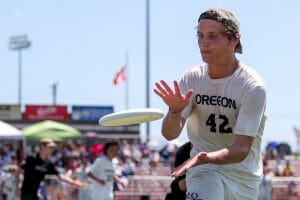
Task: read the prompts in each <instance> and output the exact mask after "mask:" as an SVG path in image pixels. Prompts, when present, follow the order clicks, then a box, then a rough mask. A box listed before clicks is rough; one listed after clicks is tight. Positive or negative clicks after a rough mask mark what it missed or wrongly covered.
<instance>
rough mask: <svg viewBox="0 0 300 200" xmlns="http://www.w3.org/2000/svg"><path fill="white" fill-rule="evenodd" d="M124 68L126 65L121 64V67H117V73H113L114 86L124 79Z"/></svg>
mask: <svg viewBox="0 0 300 200" xmlns="http://www.w3.org/2000/svg"><path fill="white" fill-rule="evenodd" d="M125 69H126V66H123V67H122V68H121V69H119V70H118V71H117V73H116V74H115V77H114V79H113V84H114V85H115V86H116V85H118V84H119V83H121V82H123V81H125V80H126V74H125Z"/></svg>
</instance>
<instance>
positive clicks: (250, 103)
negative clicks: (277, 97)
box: [234, 86, 266, 137]
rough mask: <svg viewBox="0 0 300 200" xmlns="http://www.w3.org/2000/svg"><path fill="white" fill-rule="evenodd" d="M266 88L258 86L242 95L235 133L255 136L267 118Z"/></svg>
mask: <svg viewBox="0 0 300 200" xmlns="http://www.w3.org/2000/svg"><path fill="white" fill-rule="evenodd" d="M265 110H266V89H265V87H263V86H257V87H255V88H254V89H252V90H251V91H249V92H248V93H247V94H246V95H245V96H244V97H242V101H241V107H240V110H239V113H238V118H237V123H236V126H235V128H234V133H235V134H240V135H247V136H252V137H255V136H256V135H257V134H258V133H259V130H260V127H261V125H263V124H264V121H265V119H266V116H265Z"/></svg>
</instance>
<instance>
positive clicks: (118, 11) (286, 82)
mask: <svg viewBox="0 0 300 200" xmlns="http://www.w3.org/2000/svg"><path fill="white" fill-rule="evenodd" d="M145 2H146V1H145V0H127V1H121V0H118V1H117V0H110V1H104V0H89V1H71V0H64V1H58V0H51V1H50V0H43V1H40V0H26V1H21V0H10V1H1V2H0V26H1V31H0V70H1V79H0V91H1V94H0V103H5V104H6V103H8V104H16V103H17V102H18V62H17V53H16V52H13V51H10V50H9V49H8V38H9V37H10V36H12V35H20V34H27V36H28V38H29V40H31V42H32V46H31V48H30V49H28V50H25V51H23V68H22V69H23V72H22V78H23V84H22V85H23V87H22V88H23V89H22V93H23V94H22V101H23V103H24V104H51V103H52V90H51V84H53V83H55V82H59V84H58V92H57V103H58V104H64V105H69V106H71V105H113V106H114V107H115V111H120V110H123V109H125V84H124V83H123V84H120V85H118V86H117V87H115V86H113V84H112V79H113V77H114V74H115V72H116V71H117V70H118V69H119V68H121V66H122V65H124V63H125V51H128V53H129V62H128V64H129V80H128V81H129V82H128V83H129V108H142V107H145V105H146V100H145V96H146V94H145V92H146V90H145V87H146V86H145V77H146V75H145V68H146V64H145V63H146V61H145V55H146V54H145V35H146V34H145V6H146V4H145ZM210 7H225V8H228V9H230V10H232V11H233V12H234V13H235V14H236V15H237V16H238V18H239V19H240V22H241V36H242V38H241V42H242V44H243V46H244V54H242V55H238V58H239V59H240V60H241V61H242V62H244V63H246V64H248V65H250V66H251V67H253V68H254V69H255V70H256V71H258V72H259V73H260V74H261V76H262V77H263V79H264V80H265V82H266V84H267V87H268V101H267V109H268V121H267V124H266V127H265V132H264V136H263V143H264V144H265V143H266V142H268V141H285V142H288V143H290V144H291V145H292V146H293V148H294V149H295V148H296V140H295V137H294V132H293V126H297V127H300V113H299V111H300V106H299V103H298V102H299V99H300V92H299V89H298V86H299V85H300V78H299V72H300V67H299V61H298V58H299V56H300V54H299V50H298V48H299V46H300V39H299V35H300V28H299V23H298V21H297V20H299V19H300V17H299V16H298V12H299V10H300V2H298V1H294V0H285V1H282V0H266V1H259V0H252V1H234V0H223V1H221V0H189V1H182V0H164V1H159V0H150V9H151V11H150V15H151V16H150V27H151V28H150V67H151V69H150V85H151V94H150V97H151V100H150V104H151V107H153V108H159V109H161V110H163V111H167V107H166V106H165V105H164V104H163V102H162V101H161V100H160V99H159V98H158V97H157V96H156V95H155V94H154V93H153V92H152V89H153V88H154V83H155V82H156V81H159V80H161V79H163V80H166V81H167V82H170V83H171V82H172V81H173V80H179V79H180V77H181V75H182V73H183V72H184V71H185V70H186V69H187V68H189V67H191V66H194V65H196V64H200V63H202V60H201V57H200V54H199V50H198V47H197V41H196V33H195V27H196V24H197V23H196V22H197V18H198V16H199V14H200V13H201V12H202V11H204V10H206V9H208V8H210ZM160 125H161V120H158V121H155V122H151V139H152V140H157V141H165V140H164V139H163V138H162V136H161V134H160ZM141 132H142V134H143V136H144V135H145V125H144V124H143V125H141ZM180 140H182V141H184V140H186V133H185V132H183V133H182V135H181V136H180Z"/></svg>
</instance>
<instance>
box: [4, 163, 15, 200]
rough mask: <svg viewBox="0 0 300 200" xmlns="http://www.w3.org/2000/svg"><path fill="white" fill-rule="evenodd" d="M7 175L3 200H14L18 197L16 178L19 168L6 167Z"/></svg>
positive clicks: (11, 165) (13, 166) (5, 176)
mask: <svg viewBox="0 0 300 200" xmlns="http://www.w3.org/2000/svg"><path fill="white" fill-rule="evenodd" d="M4 170H5V172H6V173H5V175H4V177H3V200H14V199H15V197H16V186H17V184H16V180H17V178H16V176H17V170H18V166H17V165H13V164H8V165H6V166H4Z"/></svg>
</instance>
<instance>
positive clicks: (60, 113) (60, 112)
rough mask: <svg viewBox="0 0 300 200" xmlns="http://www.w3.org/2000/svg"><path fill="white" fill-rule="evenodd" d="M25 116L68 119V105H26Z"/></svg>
mask: <svg viewBox="0 0 300 200" xmlns="http://www.w3.org/2000/svg"><path fill="white" fill-rule="evenodd" d="M24 118H25V119H28V120H45V119H52V120H68V118H69V117H68V108H67V106H47V105H26V106H25V113H24Z"/></svg>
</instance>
